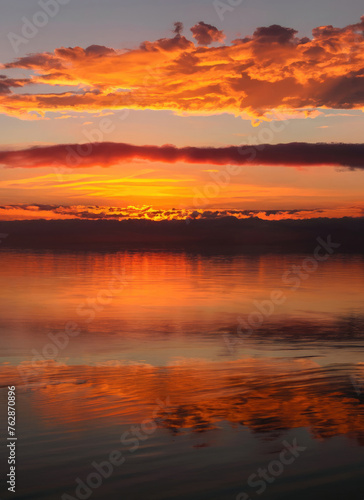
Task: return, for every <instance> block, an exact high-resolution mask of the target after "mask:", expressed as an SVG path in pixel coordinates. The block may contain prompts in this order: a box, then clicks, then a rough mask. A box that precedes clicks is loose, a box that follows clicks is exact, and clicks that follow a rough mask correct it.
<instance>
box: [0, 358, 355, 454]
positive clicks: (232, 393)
mask: <svg viewBox="0 0 364 500" xmlns="http://www.w3.org/2000/svg"><path fill="white" fill-rule="evenodd" d="M20 367H21V368H22V369H23V373H24V369H26V367H27V365H26V363H23V364H22V365H21V366H20ZM33 369H34V367H33ZM37 373H38V374H37V375H34V376H30V377H29V379H28V385H27V386H24V385H23V386H22V384H23V383H24V382H23V380H22V379H21V377H20V372H19V371H18V370H17V367H14V366H12V365H3V366H2V367H1V371H0V382H1V384H4V385H7V384H8V383H9V380H11V381H13V382H12V383H14V384H15V385H18V389H19V390H22V387H23V388H25V387H26V388H27V390H28V391H30V401H31V406H32V410H33V411H34V412H35V413H37V414H39V416H40V417H41V418H42V420H43V421H44V423H45V424H48V425H54V424H55V423H56V424H60V425H66V426H71V427H72V428H77V427H82V426H84V425H86V424H87V422H88V421H91V420H92V421H94V422H95V421H97V420H98V419H99V420H100V424H99V425H101V426H102V425H107V424H105V422H107V423H108V424H110V423H111V422H112V423H114V424H115V423H136V422H141V421H143V419H146V418H151V416H152V414H153V410H154V409H155V408H156V406H157V401H161V400H162V401H169V404H168V408H167V410H166V411H164V410H160V412H159V415H158V417H159V419H158V422H159V425H160V426H161V427H165V428H168V429H170V430H171V431H172V432H173V433H178V432H181V431H185V432H188V431H194V432H203V431H207V430H211V429H215V428H218V427H219V424H220V423H221V422H223V421H227V422H229V423H230V424H231V425H233V426H236V425H239V424H240V425H242V426H246V427H248V428H249V429H250V430H251V431H253V432H254V433H267V432H275V433H279V432H282V431H284V430H288V429H294V428H300V427H306V428H308V429H309V430H310V432H311V434H312V436H313V437H314V438H315V439H324V438H328V437H332V436H335V435H342V434H347V435H349V436H350V437H353V438H355V439H356V440H357V441H358V443H359V444H361V445H364V412H363V409H362V407H361V406H360V394H359V393H356V392H355V388H354V387H353V385H352V382H351V377H352V376H353V374H355V376H356V377H357V380H363V377H364V365H363V364H359V365H352V366H349V365H347V366H345V365H343V366H341V367H338V366H332V367H328V368H326V369H323V368H321V367H320V366H319V365H317V364H316V363H314V362H312V361H310V360H304V359H301V360H288V361H284V360H282V359H280V360H277V359H276V360H274V359H267V358H266V359H265V360H259V359H245V360H238V361H231V362H226V363H208V362H205V361H202V360H181V361H180V362H177V363H176V364H174V365H170V366H168V367H163V368H161V367H152V366H150V365H129V366H125V365H118V363H117V362H115V364H114V365H113V364H112V363H111V364H110V366H66V365H61V364H57V363H48V364H43V365H39V368H38V372H37Z"/></svg>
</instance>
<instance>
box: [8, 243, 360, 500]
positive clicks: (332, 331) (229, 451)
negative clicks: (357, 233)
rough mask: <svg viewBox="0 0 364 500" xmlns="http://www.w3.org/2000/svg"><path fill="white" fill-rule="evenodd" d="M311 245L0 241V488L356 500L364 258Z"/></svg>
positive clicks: (209, 499)
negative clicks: (9, 399)
mask: <svg viewBox="0 0 364 500" xmlns="http://www.w3.org/2000/svg"><path fill="white" fill-rule="evenodd" d="M306 257H307V256H304V255H280V256H278V255H264V256H256V257H252V256H241V255H239V256H233V255H229V256H226V255H225V256H224V255H215V256H206V255H205V256H204V255H200V254H192V253H191V254H187V253H172V252H165V253H164V252H154V253H153V252H119V253H82V252H74V253H56V252H55V253H52V252H12V251H2V252H0V296H1V300H0V318H1V319H0V330H1V332H0V333H1V339H2V342H1V349H0V358H1V359H0V382H1V384H0V386H1V389H0V402H1V415H0V416H1V419H0V420H1V421H0V426H1V434H2V436H4V435H5V433H6V429H5V424H6V420H5V412H6V396H7V386H8V385H16V387H17V389H16V391H17V435H18V443H17V457H18V461H17V492H16V494H15V495H14V494H10V493H9V494H7V493H6V488H4V484H5V481H6V477H5V474H6V472H7V465H6V444H5V443H4V442H3V443H2V446H1V449H0V459H1V463H2V464H3V465H4V467H2V476H1V478H0V486H1V488H2V489H1V495H0V498H16V499H22V498H24V499H28V498H29V499H39V500H43V499H44V500H47V499H49V500H54V499H60V500H61V499H62V500H70V499H75V498H92V499H110V500H114V499H115V500H119V499H128V500H141V499H152V500H154V499H155V500H177V499H178V500H189V499H191V500H205V499H206V500H235V499H238V500H249V499H250V500H253V499H255V498H260V499H263V500H265V499H266V500H271V499H272V500H276V499H277V500H278V499H308V498H310V499H314V500H316V499H317V500H321V499H340V500H341V499H346V498H348V499H349V498H350V499H351V500H357V499H358V500H359V499H360V500H362V499H363V498H364V480H363V463H364V412H363V394H364V356H363V354H364V352H363V351H364V349H363V347H364V342H363V339H364V315H363V303H364V287H363V285H364V258H363V257H362V256H342V255H337V256H332V257H330V258H329V259H328V260H327V261H326V262H322V263H320V264H319V265H318V267H317V269H316V270H314V271H312V272H309V273H305V274H303V275H301V277H299V278H298V280H297V275H296V276H295V277H294V275H293V274H292V266H294V265H296V266H300V265H302V263H303V261H304V259H305V258H306ZM293 284H295V289H293ZM278 291H279V292H280V296H281V297H284V301H283V300H282V301H280V303H279V304H276V305H274V306H272V304H271V303H270V305H269V304H268V303H267V301H268V300H269V299H270V297H271V293H272V292H276V293H278ZM264 311H267V314H265V313H264ZM268 313H269V314H268ZM259 315H261V321H260V320H259ZM249 318H255V319H256V324H255V326H254V328H253V329H252V331H250V333H249V335H248V334H247V331H246V330H245V329H244V327H242V325H245V323H244V322H247V321H248V320H249ZM294 443H296V444H297V446H298V447H299V448H298V451H293V452H292V451H286V452H284V453H285V455H282V451H283V450H287V445H288V449H289V446H292V445H294ZM113 452H114V453H118V452H119V453H120V454H121V455H117V456H119V461H120V462H121V461H122V462H123V463H120V464H119V465H114V466H113V470H112V471H111V469H109V468H108V466H107V465H105V460H109V458H110V454H111V453H113ZM115 456H116V455H115ZM120 456H122V458H120ZM282 456H284V457H286V458H287V460H285V461H284V462H285V463H282V459H281V457H282ZM288 462H289V463H288ZM100 464H104V469H103V471H104V475H105V476H107V477H101V475H100V474H99V473H96V470H97V469H96V468H95V467H100ZM100 470H101V469H99V472H100ZM3 471H5V472H3ZM95 473H96V474H95ZM90 474H91V476H90ZM92 474H93V475H92ZM100 478H101V479H100ZM92 481H94V482H92ZM100 481H101V482H100ZM87 482H89V486H88V485H87ZM99 483H100V484H99ZM79 484H82V486H81V487H78V485H79ZM90 485H91V486H90ZM77 488H78V489H77ZM67 495H68V496H67Z"/></svg>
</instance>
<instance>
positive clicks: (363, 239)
mask: <svg viewBox="0 0 364 500" xmlns="http://www.w3.org/2000/svg"><path fill="white" fill-rule="evenodd" d="M0 233H2V234H1V238H0V239H1V246H0V248H9V247H13V248H52V249H55V248H59V249H68V248H69V249H77V248H79V249H106V250H113V249H123V248H131V247H134V248H137V249H144V248H146V249H148V248H171V249H186V248H196V249H201V250H206V251H209V250H214V251H215V250H217V249H231V250H234V251H238V252H256V251H259V252H280V253H285V252H312V251H313V250H314V249H315V247H316V246H317V238H318V237H321V238H322V239H324V240H325V241H326V239H327V237H328V236H329V235H330V236H331V239H332V241H333V242H334V243H339V244H340V245H341V246H340V248H338V249H335V252H336V253H341V252H354V253H362V252H364V218H348V217H344V218H341V219H326V218H318V219H309V220H281V221H266V220H261V219H258V218H249V219H240V220H239V219H236V218H235V217H224V218H221V219H213V220H192V219H191V220H188V221H185V220H171V221H167V220H165V221H158V222H156V221H148V220H124V221H114V220H77V219H75V220H53V221H49V220H48V221H47V220H31V221H1V222H0ZM6 235H7V236H6Z"/></svg>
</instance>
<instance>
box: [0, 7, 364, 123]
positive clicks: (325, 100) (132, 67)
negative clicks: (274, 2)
mask: <svg viewBox="0 0 364 500" xmlns="http://www.w3.org/2000/svg"><path fill="white" fill-rule="evenodd" d="M181 30H182V26H178V27H177V28H176V30H175V33H176V35H175V36H174V37H173V38H162V39H159V40H157V41H154V42H152V41H145V42H143V43H142V44H141V45H140V46H139V48H137V49H134V50H114V49H112V48H109V47H104V46H100V45H91V46H90V47H87V48H86V49H83V48H81V47H73V48H64V47H62V48H59V49H56V50H55V51H54V52H53V53H49V52H44V53H40V54H30V55H28V56H26V57H23V58H19V59H17V60H16V61H14V62H10V63H8V64H5V65H4V66H3V68H4V69H7V70H11V69H12V68H26V69H31V70H33V75H32V78H31V80H30V81H29V82H23V83H22V84H24V85H25V84H26V83H30V82H32V83H37V84H42V83H43V84H45V83H46V84H48V85H53V86H56V85H67V86H74V87H75V90H73V91H68V92H63V93H56V92H54V93H52V94H22V95H19V94H16V93H15V92H12V93H10V94H9V92H8V91H6V92H5V94H4V93H2V95H0V111H1V112H3V113H6V114H8V115H15V116H19V117H22V116H24V115H26V114H27V113H29V112H38V113H40V114H44V113H45V112H47V111H70V110H73V111H84V110H88V111H95V110H103V109H114V110H116V109H122V108H131V109H146V108H149V109H158V110H161V109H164V110H173V111H174V112H177V113H185V112H188V113H200V114H206V113H223V112H228V113H233V114H235V115H246V114H248V115H251V116H254V117H260V118H264V117H266V115H267V113H269V112H270V111H271V110H273V109H281V110H291V111H294V110H299V109H312V108H318V107H324V108H335V109H363V107H364V90H363V89H364V85H363V81H364V80H363V79H364V36H363V32H364V16H363V17H362V18H361V22H359V23H357V24H353V25H349V26H346V27H344V28H335V27H333V26H321V27H318V28H315V29H314V30H313V38H312V39H309V38H299V37H298V36H297V32H296V31H295V30H294V29H291V28H284V27H282V26H278V25H273V26H269V27H260V28H257V29H256V30H255V32H254V33H253V35H252V36H250V37H245V38H241V39H237V40H234V41H233V42H232V43H231V44H230V45H223V46H220V47H206V46H204V47H197V46H196V45H195V44H194V43H193V42H192V41H190V40H188V39H187V38H186V37H184V36H182V35H181V34H180V32H181ZM191 30H192V32H193V35H194V36H195V38H196V39H197V41H198V42H199V43H200V44H203V45H207V44H209V43H211V42H214V41H219V42H221V41H222V40H223V38H224V34H223V33H222V32H221V31H219V30H217V28H215V27H214V26H211V25H208V24H205V23H203V22H200V23H198V24H196V25H195V26H194V27H193V28H191ZM7 88H10V87H7Z"/></svg>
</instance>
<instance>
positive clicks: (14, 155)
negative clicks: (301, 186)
mask: <svg viewBox="0 0 364 500" xmlns="http://www.w3.org/2000/svg"><path fill="white" fill-rule="evenodd" d="M137 160H139V161H140V160H142V161H149V162H163V163H171V164H173V163H177V162H180V163H192V164H211V165H229V164H231V165H270V166H287V167H301V166H321V165H322V166H337V167H344V168H350V169H364V144H341V143H318V144H311V143H299V142H297V143H289V144H264V145H262V144H261V145H258V146H244V145H243V146H228V147H221V148H211V147H205V148H198V147H182V148H177V147H176V146H173V145H165V146H136V145H132V144H125V143H115V142H101V143H88V144H59V145H54V146H42V147H35V148H29V149H23V150H20V151H19V150H18V151H0V165H2V166H4V167H10V168H19V167H20V168H37V167H50V166H51V167H55V166H62V167H69V168H79V167H94V166H101V167H110V166H112V165H117V164H119V163H123V162H131V161H137Z"/></svg>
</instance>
